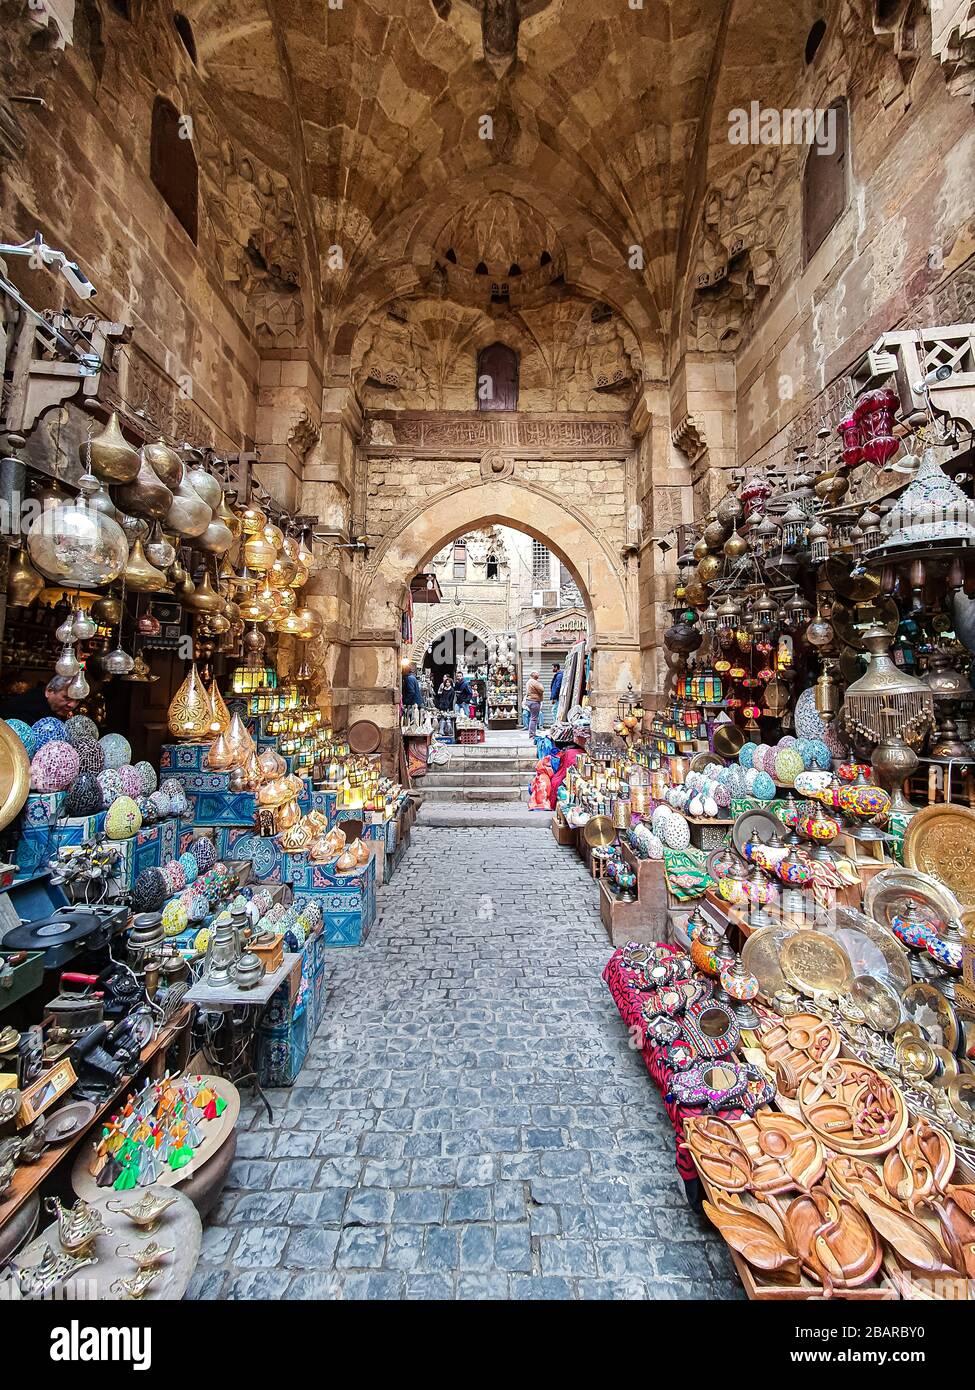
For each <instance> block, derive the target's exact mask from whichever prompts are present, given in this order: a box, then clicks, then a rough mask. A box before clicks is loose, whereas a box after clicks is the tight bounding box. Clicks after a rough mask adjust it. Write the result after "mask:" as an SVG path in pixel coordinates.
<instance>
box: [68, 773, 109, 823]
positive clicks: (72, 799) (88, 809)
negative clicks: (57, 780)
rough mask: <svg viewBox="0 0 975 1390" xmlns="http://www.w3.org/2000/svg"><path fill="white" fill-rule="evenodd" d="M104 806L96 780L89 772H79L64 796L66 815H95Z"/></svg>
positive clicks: (103, 799)
mask: <svg viewBox="0 0 975 1390" xmlns="http://www.w3.org/2000/svg"><path fill="white" fill-rule="evenodd" d="M104 806H105V798H104V797H103V796H102V789H101V787H100V786H99V785H98V781H97V779H96V778H94V777H93V776H92V775H91V773H90V772H79V773H78V775H77V777H76V778H75V779H74V781H73V782H72V783H71V786H70V787H69V788H68V794H67V796H66V797H65V798H64V814H65V815H66V816H97V814H98V812H99V811H101V810H102V809H103V808H104Z"/></svg>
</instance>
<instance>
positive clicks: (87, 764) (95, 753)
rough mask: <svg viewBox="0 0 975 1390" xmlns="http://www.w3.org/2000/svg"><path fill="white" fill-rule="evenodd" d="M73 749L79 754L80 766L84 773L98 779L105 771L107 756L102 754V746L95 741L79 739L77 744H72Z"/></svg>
mask: <svg viewBox="0 0 975 1390" xmlns="http://www.w3.org/2000/svg"><path fill="white" fill-rule="evenodd" d="M72 747H73V748H74V750H75V752H76V753H77V754H78V765H79V767H80V768H81V771H82V772H90V773H91V774H92V775H93V776H95V777H97V776H98V774H99V773H100V772H102V771H104V768H105V754H104V753H103V752H102V746H101V744H100V743H98V742H97V741H96V740H95V739H90V738H82V739H79V740H78V742H77V743H74V744H72Z"/></svg>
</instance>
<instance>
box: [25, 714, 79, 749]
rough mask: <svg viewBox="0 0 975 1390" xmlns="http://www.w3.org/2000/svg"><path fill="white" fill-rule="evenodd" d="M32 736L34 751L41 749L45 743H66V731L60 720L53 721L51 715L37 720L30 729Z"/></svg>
mask: <svg viewBox="0 0 975 1390" xmlns="http://www.w3.org/2000/svg"><path fill="white" fill-rule="evenodd" d="M32 733H33V735H34V747H35V750H36V749H39V748H43V747H44V745H45V743H68V742H70V740H69V739H68V731H67V729H66V728H65V727H64V725H63V724H62V722H61V720H60V719H55V718H54V716H53V715H52V714H47V715H45V716H44V718H43V719H38V721H37V723H36V724H35V725H34V726H33V728H32Z"/></svg>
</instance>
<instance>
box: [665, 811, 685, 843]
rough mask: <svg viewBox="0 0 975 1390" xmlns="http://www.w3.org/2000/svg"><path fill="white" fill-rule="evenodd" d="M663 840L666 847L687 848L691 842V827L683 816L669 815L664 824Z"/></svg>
mask: <svg viewBox="0 0 975 1390" xmlns="http://www.w3.org/2000/svg"><path fill="white" fill-rule="evenodd" d="M663 841H664V844H665V845H666V846H667V848H668V849H687V847H688V845H689V844H690V843H691V827H690V826H689V825H688V823H687V821H686V820H685V819H684V817H683V816H671V818H670V820H669V821H668V822H667V824H666V825H665V826H664V831H663Z"/></svg>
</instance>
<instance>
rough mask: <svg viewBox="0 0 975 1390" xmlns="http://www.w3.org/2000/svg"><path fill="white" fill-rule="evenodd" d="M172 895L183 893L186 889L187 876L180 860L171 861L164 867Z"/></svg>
mask: <svg viewBox="0 0 975 1390" xmlns="http://www.w3.org/2000/svg"><path fill="white" fill-rule="evenodd" d="M162 871H163V873H164V874H165V875H166V882H167V883H168V884H169V891H170V892H171V893H181V892H182V891H183V889H184V888H185V887H186V875H185V874H184V872H183V866H182V864H180V862H179V860H178V859H169V860H167V862H166V863H165V864H164V865H163V867H162Z"/></svg>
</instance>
